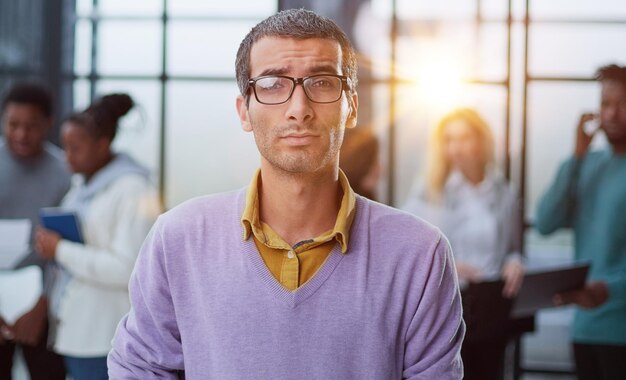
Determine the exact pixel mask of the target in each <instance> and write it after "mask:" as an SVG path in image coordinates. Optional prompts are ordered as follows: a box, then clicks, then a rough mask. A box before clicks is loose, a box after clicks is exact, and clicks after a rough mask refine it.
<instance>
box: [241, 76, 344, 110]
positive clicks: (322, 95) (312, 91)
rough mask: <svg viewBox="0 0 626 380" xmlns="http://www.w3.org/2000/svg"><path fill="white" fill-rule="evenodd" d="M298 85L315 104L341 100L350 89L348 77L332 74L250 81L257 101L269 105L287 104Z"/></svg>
mask: <svg viewBox="0 0 626 380" xmlns="http://www.w3.org/2000/svg"><path fill="white" fill-rule="evenodd" d="M298 84H301V85H302V88H303V89H304V93H305V94H306V96H307V98H309V100H310V101H312V102H314V103H334V102H336V101H337V100H339V99H341V93H342V91H343V90H344V89H349V88H350V86H349V85H350V83H349V82H348V78H347V77H345V76H343V75H332V74H322V75H311V76H309V77H304V78H292V77H287V76H283V75H266V76H262V77H257V78H253V79H250V80H249V81H248V85H249V86H250V87H252V89H253V91H254V97H255V98H256V100H257V101H258V102H259V103H261V104H268V105H275V104H283V103H285V102H287V101H288V100H289V99H290V98H291V95H293V92H294V90H295V88H296V85H298Z"/></svg>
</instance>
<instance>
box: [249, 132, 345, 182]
mask: <svg viewBox="0 0 626 380" xmlns="http://www.w3.org/2000/svg"><path fill="white" fill-rule="evenodd" d="M315 130H317V129H315ZM322 130H326V129H325V128H322ZM330 130H331V131H332V132H331V135H330V137H328V138H329V139H330V141H328V142H327V143H326V142H324V143H325V144H328V145H326V146H325V148H324V147H322V146H321V145H320V144H321V143H322V141H320V143H318V145H316V146H302V147H292V148H290V149H285V150H277V149H274V146H273V143H274V142H276V141H278V140H279V138H280V137H279V136H280V135H281V133H284V132H279V131H280V129H278V128H277V131H276V132H272V133H270V135H269V136H268V135H267V134H266V133H264V134H263V136H259V135H258V134H255V141H256V144H257V147H258V149H259V152H260V153H261V156H262V157H263V158H264V159H265V160H266V161H267V162H268V163H269V164H270V165H271V166H272V167H273V168H275V169H278V170H279V171H281V172H284V173H287V174H291V175H296V174H305V173H315V172H318V171H320V170H323V169H324V168H326V167H328V166H330V165H332V164H333V163H334V162H335V161H336V160H337V159H338V156H339V148H340V146H341V141H342V140H343V129H341V130H340V131H339V130H338V129H336V128H332V129H330ZM321 140H324V137H322V138H321Z"/></svg>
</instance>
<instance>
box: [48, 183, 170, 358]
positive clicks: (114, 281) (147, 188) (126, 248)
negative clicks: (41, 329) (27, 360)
mask: <svg viewBox="0 0 626 380" xmlns="http://www.w3.org/2000/svg"><path fill="white" fill-rule="evenodd" d="M73 191H78V190H77V189H76V187H73V188H72V190H70V192H69V193H68V195H67V197H71V196H72V192H73ZM67 197H66V198H67ZM158 211H159V207H158V201H157V197H156V193H155V191H154V190H153V187H152V185H151V184H150V182H149V180H148V179H147V178H145V177H144V176H141V175H138V174H133V173H128V174H124V175H122V176H120V177H119V178H117V179H115V180H113V181H112V182H111V183H109V184H108V185H107V186H106V187H104V188H102V189H100V190H99V191H98V192H97V193H96V194H95V195H94V196H93V198H91V200H90V201H89V204H88V205H87V207H86V208H85V210H84V212H83V213H82V219H81V224H82V229H83V238H84V240H85V245H83V244H78V243H73V242H70V241H67V240H62V241H61V242H60V243H59V245H58V247H57V251H56V260H57V262H58V263H59V264H61V265H62V266H63V267H64V268H65V269H66V270H67V271H68V272H69V273H70V274H71V279H70V281H69V282H68V283H67V286H66V288H65V290H64V293H63V296H62V297H61V298H60V303H59V310H58V316H57V318H58V325H57V331H56V340H55V343H54V348H55V351H57V352H58V353H60V354H63V355H69V356H76V357H97V356H105V355H107V353H108V352H109V351H110V349H111V339H112V338H113V335H114V334H115V329H116V327H117V324H118V322H119V320H120V319H121V318H122V316H124V315H125V314H126V313H127V312H128V311H129V310H130V301H129V296H128V280H129V278H130V274H131V272H132V270H133V267H134V264H135V259H136V257H137V254H138V252H139V249H140V247H141V244H142V243H143V241H144V239H145V237H146V235H147V234H148V231H149V230H150V228H151V227H152V224H153V222H154V221H155V220H156V216H157V214H158Z"/></svg>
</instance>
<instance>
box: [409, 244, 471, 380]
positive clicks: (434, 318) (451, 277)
mask: <svg viewBox="0 0 626 380" xmlns="http://www.w3.org/2000/svg"><path fill="white" fill-rule="evenodd" d="M464 335H465V323H464V322H463V319H462V309H461V295H460V293H459V284H458V280H457V275H456V270H455V266H454V259H453V257H452V251H451V249H450V245H449V243H448V241H447V240H446V239H445V238H443V237H441V239H440V241H439V243H438V244H437V246H436V248H435V252H434V257H433V261H432V263H431V268H430V272H429V274H428V278H427V279H426V282H425V289H424V293H423V296H422V299H421V300H420V303H419V306H418V309H417V311H416V313H415V315H414V316H413V319H412V320H411V323H410V325H409V328H408V330H407V332H406V339H405V357H404V372H403V377H404V378H406V379H439V380H444V379H445V380H448V379H450V380H452V379H454V380H456V379H461V378H462V377H463V364H462V361H461V344H462V342H463V336H464Z"/></svg>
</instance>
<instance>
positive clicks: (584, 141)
mask: <svg viewBox="0 0 626 380" xmlns="http://www.w3.org/2000/svg"><path fill="white" fill-rule="evenodd" d="M599 129H600V116H599V115H598V114H595V113H584V114H582V115H581V116H580V121H579V122H578V128H577V130H576V149H575V151H574V155H575V156H576V157H578V158H582V157H583V156H584V155H585V154H586V153H587V151H588V150H589V145H590V144H591V140H592V139H593V136H594V135H595V134H596V132H597V131H598V130H599Z"/></svg>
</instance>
